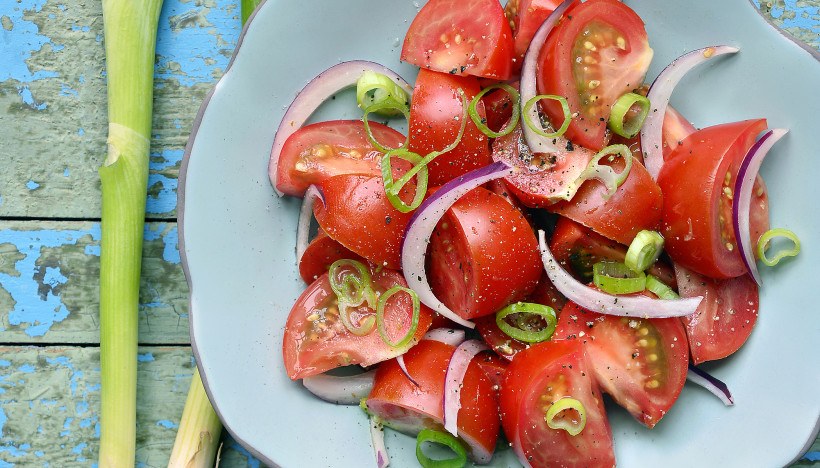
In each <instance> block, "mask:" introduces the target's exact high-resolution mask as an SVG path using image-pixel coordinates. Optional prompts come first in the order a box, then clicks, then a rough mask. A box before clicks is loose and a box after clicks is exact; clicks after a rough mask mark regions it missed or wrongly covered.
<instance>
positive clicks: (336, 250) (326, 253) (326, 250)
mask: <svg viewBox="0 0 820 468" xmlns="http://www.w3.org/2000/svg"><path fill="white" fill-rule="evenodd" d="M343 258H349V259H351V260H357V261H360V262H361V261H364V259H363V258H362V257H361V256H359V255H356V254H355V253H353V252H351V251H350V250H349V249H346V248H345V247H344V246H343V245H342V244H340V243H338V242H336V241H335V240H333V239H331V238H330V236H328V235H327V234H326V233H325V232H324V231H322V230H321V229H320V230H319V234H317V235H316V237H315V238H314V239H313V240H312V241H310V244H308V246H307V249H305V253H304V254H302V258H301V259H300V260H299V276H301V277H302V280H303V281H304V282H305V283H307V284H310V283H312V282H314V281H316V279H317V278H319V277H320V276H322V273H327V269H328V268H330V265H332V264H333V262H335V261H336V260H341V259H343Z"/></svg>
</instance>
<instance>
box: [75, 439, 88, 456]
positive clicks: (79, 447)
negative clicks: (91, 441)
mask: <svg viewBox="0 0 820 468" xmlns="http://www.w3.org/2000/svg"><path fill="white" fill-rule="evenodd" d="M86 447H88V444H86V443H85V442H81V443H79V444H77V445H76V446H74V448H73V449H71V453H76V454H77V455H79V454H81V453H83V449H85V448H86Z"/></svg>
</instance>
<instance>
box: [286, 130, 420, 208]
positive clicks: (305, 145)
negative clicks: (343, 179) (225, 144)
mask: <svg viewBox="0 0 820 468" xmlns="http://www.w3.org/2000/svg"><path fill="white" fill-rule="evenodd" d="M370 130H371V131H372V132H373V137H374V138H376V140H377V141H378V142H379V143H381V144H382V145H384V146H387V147H390V148H398V147H399V146H401V145H402V144H403V143H404V140H405V137H404V135H402V134H401V133H399V132H397V131H395V130H393V129H392V128H390V127H387V126H385V125H382V124H379V123H375V122H373V123H371V124H370ZM381 157H382V153H380V152H379V151H378V150H376V149H375V148H374V147H373V145H371V144H370V141H368V139H367V132H365V130H364V124H362V121H361V120H331V121H328V122H319V123H314V124H310V125H306V126H304V127H302V128H300V129H299V130H298V131H297V132H296V133H294V134H293V135H291V136H290V138H288V139H287V140H286V141H285V145H284V146H283V147H282V152H281V153H280V156H279V166H278V170H277V173H276V188H277V189H279V190H280V191H282V192H283V193H286V194H288V195H293V196H297V197H301V196H302V195H304V193H305V190H307V188H308V186H309V185H310V184H319V183H320V182H322V181H323V180H325V179H327V178H328V177H332V176H334V175H338V174H370V175H379V174H381V169H380V161H381Z"/></svg>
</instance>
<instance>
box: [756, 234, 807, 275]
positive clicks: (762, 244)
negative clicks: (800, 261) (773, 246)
mask: <svg viewBox="0 0 820 468" xmlns="http://www.w3.org/2000/svg"><path fill="white" fill-rule="evenodd" d="M779 237H783V238H786V239H788V240H790V241H792V243H793V244H794V247H792V248H791V249H784V250H780V251H778V252H777V254H776V255H775V256H774V257H773V258H769V257H767V256H766V249H767V248H768V246H769V243H770V242H771V241H772V240H774V239H776V238H779ZM799 253H800V239H798V238H797V234H795V233H794V232H792V231H789V230H788V229H784V228H776V229H770V230H768V231H766V232H764V233H763V235H762V236H760V239H758V241H757V256H758V257H760V261H761V262H763V263H764V264H765V265H766V266H770V267H772V266H775V265H777V264H778V263H780V260H783V259H784V258H786V257H794V256H796V255H797V254H799Z"/></svg>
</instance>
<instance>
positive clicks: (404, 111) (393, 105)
mask: <svg viewBox="0 0 820 468" xmlns="http://www.w3.org/2000/svg"><path fill="white" fill-rule="evenodd" d="M390 109H392V110H395V111H397V112H398V113H400V114H401V115H403V116H404V118H405V119H407V121H408V122H409V121H410V107H409V106H408V105H407V102H406V101H397V100H395V99H393V98H391V97H388V98H385V99H383V100H381V101H379V102H376V103H373V104H371V105H369V106H367V107H365V109H364V115H362V123H363V124H364V131H365V132H366V133H367V139H368V141H370V143H371V144H372V145H373V147H374V148H376V149H377V150H379V151H381V152H382V153H386V152H388V151H390V150H392V149H395V148H388V147H387V146H384V145H382V144H381V143H379V142H378V141H376V137H375V136H373V131H372V130H370V114H371V113H381V114H383V113H384V112H385V111H387V110H390ZM409 141H410V137H409V136H408V137H407V138H405V140H404V144H402V145H401V148H406V147H407V144H408V142H409Z"/></svg>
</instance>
